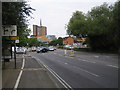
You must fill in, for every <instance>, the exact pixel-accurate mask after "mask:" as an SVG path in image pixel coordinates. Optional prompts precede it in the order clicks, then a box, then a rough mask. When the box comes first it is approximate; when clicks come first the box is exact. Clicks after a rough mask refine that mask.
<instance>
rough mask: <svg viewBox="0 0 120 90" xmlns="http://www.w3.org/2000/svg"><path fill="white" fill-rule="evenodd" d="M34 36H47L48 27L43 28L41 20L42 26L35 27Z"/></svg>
mask: <svg viewBox="0 0 120 90" xmlns="http://www.w3.org/2000/svg"><path fill="white" fill-rule="evenodd" d="M33 35H35V36H45V35H47V27H45V26H42V22H41V20H40V26H37V25H33Z"/></svg>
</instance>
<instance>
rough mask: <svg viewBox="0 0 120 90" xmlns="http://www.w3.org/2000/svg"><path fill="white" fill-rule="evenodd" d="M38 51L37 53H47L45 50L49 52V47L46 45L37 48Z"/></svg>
mask: <svg viewBox="0 0 120 90" xmlns="http://www.w3.org/2000/svg"><path fill="white" fill-rule="evenodd" d="M36 51H37V53H40V52H41V53H45V52H47V51H48V49H47V48H46V47H38V48H37V49H36Z"/></svg>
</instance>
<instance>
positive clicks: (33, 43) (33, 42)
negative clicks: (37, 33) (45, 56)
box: [28, 38, 41, 47]
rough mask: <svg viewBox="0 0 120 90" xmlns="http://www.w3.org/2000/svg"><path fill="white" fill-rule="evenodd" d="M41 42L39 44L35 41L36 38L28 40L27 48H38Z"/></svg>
mask: <svg viewBox="0 0 120 90" xmlns="http://www.w3.org/2000/svg"><path fill="white" fill-rule="evenodd" d="M40 45H41V42H39V41H38V40H37V38H28V46H29V47H32V46H40Z"/></svg>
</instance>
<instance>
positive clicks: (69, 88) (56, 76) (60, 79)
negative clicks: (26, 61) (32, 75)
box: [32, 56, 73, 90]
mask: <svg viewBox="0 0 120 90" xmlns="http://www.w3.org/2000/svg"><path fill="white" fill-rule="evenodd" d="M32 58H35V59H36V60H37V61H40V60H39V59H38V58H36V57H34V56H32ZM38 63H42V64H43V66H44V67H45V68H46V69H47V70H49V71H50V73H51V74H52V75H53V76H55V78H56V79H57V80H58V81H59V82H60V83H61V84H62V85H63V86H64V87H65V88H66V89H68V90H73V89H72V87H71V86H70V85H68V84H67V83H66V82H65V81H64V80H63V79H62V78H61V77H60V76H59V75H58V74H57V73H55V72H54V71H53V70H52V69H51V68H50V67H48V66H47V65H45V64H44V63H43V62H42V61H40V62H38Z"/></svg>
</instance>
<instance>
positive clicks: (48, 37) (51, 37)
mask: <svg viewBox="0 0 120 90" xmlns="http://www.w3.org/2000/svg"><path fill="white" fill-rule="evenodd" d="M56 39H57V38H56V37H55V35H45V36H37V40H38V41H39V42H43V43H46V44H48V43H49V42H51V41H53V40H56Z"/></svg>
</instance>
